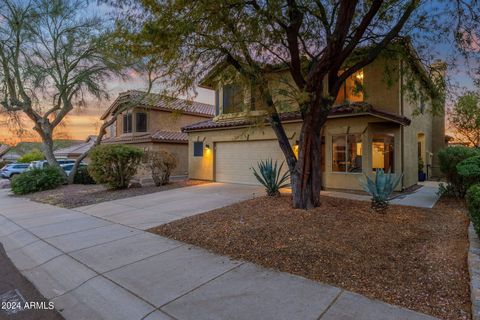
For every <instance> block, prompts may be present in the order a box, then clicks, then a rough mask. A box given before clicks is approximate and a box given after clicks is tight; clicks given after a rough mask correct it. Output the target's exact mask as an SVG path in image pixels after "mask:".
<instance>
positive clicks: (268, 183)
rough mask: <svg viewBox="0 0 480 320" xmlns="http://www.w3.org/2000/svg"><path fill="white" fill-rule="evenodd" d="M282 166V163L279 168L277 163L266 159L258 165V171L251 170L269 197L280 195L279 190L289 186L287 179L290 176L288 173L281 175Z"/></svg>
mask: <svg viewBox="0 0 480 320" xmlns="http://www.w3.org/2000/svg"><path fill="white" fill-rule="evenodd" d="M283 164H284V163H283V162H282V163H281V164H280V167H279V166H278V165H277V161H275V163H274V162H273V160H272V159H268V160H264V161H263V160H262V161H260V162H259V163H258V171H257V170H256V169H255V168H252V171H253V174H254V175H255V177H256V178H257V180H258V181H259V182H260V183H261V184H262V185H263V186H264V187H265V190H266V191H267V194H268V195H269V196H278V195H280V188H284V187H287V186H288V185H289V182H288V179H289V178H290V174H289V173H288V171H287V172H285V173H283V174H282V173H281V172H282V167H283Z"/></svg>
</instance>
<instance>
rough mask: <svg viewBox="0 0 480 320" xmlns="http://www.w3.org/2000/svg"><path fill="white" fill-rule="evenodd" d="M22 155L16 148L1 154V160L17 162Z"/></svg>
mask: <svg viewBox="0 0 480 320" xmlns="http://www.w3.org/2000/svg"><path fill="white" fill-rule="evenodd" d="M20 157H21V155H19V154H18V153H17V152H16V151H15V150H13V149H10V150H8V151H7V152H5V153H4V154H3V155H2V156H0V160H4V161H7V162H15V161H17V160H18V159H20Z"/></svg>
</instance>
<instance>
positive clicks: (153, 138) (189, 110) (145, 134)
mask: <svg viewBox="0 0 480 320" xmlns="http://www.w3.org/2000/svg"><path fill="white" fill-rule="evenodd" d="M126 104H131V105H130V106H128V105H127V106H128V110H127V111H125V112H122V113H121V114H120V115H118V117H117V120H116V121H115V124H114V125H113V126H111V127H110V129H109V130H110V132H109V135H108V137H107V138H106V139H105V140H104V141H102V143H105V144H109V143H110V144H131V145H134V146H137V147H139V148H142V149H145V150H165V151H168V152H170V153H171V154H173V155H174V156H175V157H176V158H177V160H178V165H177V168H176V169H175V170H174V172H173V173H172V175H186V174H188V137H187V134H186V133H183V132H182V131H181V128H182V127H183V126H186V125H189V124H193V123H197V122H199V121H204V120H210V119H212V118H213V116H214V115H215V107H214V106H212V105H209V104H205V103H199V102H192V101H187V100H183V99H173V98H169V97H165V96H162V95H159V94H153V93H150V94H146V93H145V92H141V91H133V90H132V91H127V92H124V93H121V94H120V95H119V96H118V98H117V99H116V100H115V101H114V102H113V103H112V105H111V106H110V107H109V108H108V110H107V111H105V113H104V114H103V115H102V117H101V119H102V120H105V119H107V118H108V117H112V115H113V114H114V113H115V112H116V111H117V110H118V108H121V107H125V106H126Z"/></svg>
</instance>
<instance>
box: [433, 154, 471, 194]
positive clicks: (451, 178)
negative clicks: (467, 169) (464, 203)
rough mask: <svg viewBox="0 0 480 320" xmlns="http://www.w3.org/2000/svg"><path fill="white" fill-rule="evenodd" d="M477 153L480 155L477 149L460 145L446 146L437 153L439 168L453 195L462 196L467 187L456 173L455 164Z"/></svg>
mask: <svg viewBox="0 0 480 320" xmlns="http://www.w3.org/2000/svg"><path fill="white" fill-rule="evenodd" d="M477 155H480V153H479V151H478V150H476V149H472V148H468V147H461V146H459V147H448V148H445V149H442V150H440V152H439V153H438V159H439V160H440V170H441V171H442V173H443V174H444V175H445V178H446V179H447V183H448V189H449V190H451V192H452V194H454V195H455V196H457V197H462V198H463V197H464V196H465V193H466V191H467V189H468V188H467V187H468V185H467V184H466V182H465V181H464V179H463V177H462V176H460V175H459V174H458V170H457V165H458V164H459V163H460V162H462V161H463V160H465V159H468V158H471V157H474V156H477Z"/></svg>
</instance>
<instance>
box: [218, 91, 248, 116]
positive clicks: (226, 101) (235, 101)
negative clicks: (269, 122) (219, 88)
mask: <svg viewBox="0 0 480 320" xmlns="http://www.w3.org/2000/svg"><path fill="white" fill-rule="evenodd" d="M243 105H244V99H243V90H242V87H241V86H239V85H236V84H229V85H226V86H224V87H223V113H235V112H242V111H243Z"/></svg>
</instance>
